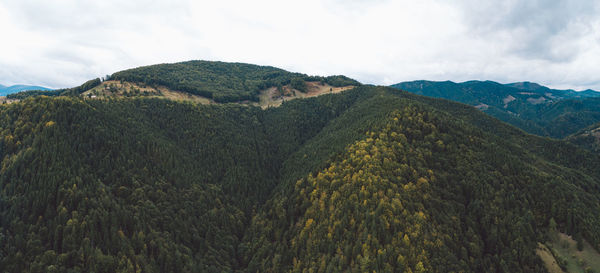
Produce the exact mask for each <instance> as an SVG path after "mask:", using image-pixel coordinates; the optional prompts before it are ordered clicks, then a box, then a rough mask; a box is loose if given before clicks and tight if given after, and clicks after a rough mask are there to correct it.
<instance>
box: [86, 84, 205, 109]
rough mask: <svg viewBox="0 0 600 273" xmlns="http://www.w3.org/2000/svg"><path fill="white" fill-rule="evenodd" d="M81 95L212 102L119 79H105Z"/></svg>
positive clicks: (98, 97)
mask: <svg viewBox="0 0 600 273" xmlns="http://www.w3.org/2000/svg"><path fill="white" fill-rule="evenodd" d="M82 96H83V97H84V98H89V99H101V98H108V97H128V96H142V97H156V98H165V99H170V100H176V101H192V102H197V103H201V104H210V103H214V102H213V101H212V100H211V99H208V98H205V97H201V96H197V95H193V94H190V93H187V92H181V91H176V90H171V89H169V88H167V87H164V86H145V85H142V84H136V83H131V82H121V81H105V82H103V83H101V84H100V85H98V86H96V87H94V88H92V89H90V90H88V91H85V92H83V94H82Z"/></svg>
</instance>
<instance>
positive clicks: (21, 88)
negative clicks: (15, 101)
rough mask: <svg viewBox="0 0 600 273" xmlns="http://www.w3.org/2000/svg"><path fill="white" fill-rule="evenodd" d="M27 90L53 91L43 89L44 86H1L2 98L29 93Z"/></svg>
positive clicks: (0, 93) (0, 94)
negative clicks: (19, 93) (23, 92)
mask: <svg viewBox="0 0 600 273" xmlns="http://www.w3.org/2000/svg"><path fill="white" fill-rule="evenodd" d="M27 90H52V89H50V88H46V87H42V86H35V85H22V84H18V85H12V86H4V85H0V96H6V95H8V94H13V93H17V92H21V91H27Z"/></svg>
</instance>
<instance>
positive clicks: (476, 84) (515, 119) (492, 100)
mask: <svg viewBox="0 0 600 273" xmlns="http://www.w3.org/2000/svg"><path fill="white" fill-rule="evenodd" d="M392 87H394V88H398V89H401V90H405V91H408V92H412V93H415V94H419V95H425V96H431V97H436V98H444V99H449V100H453V101H457V102H461V103H466V104H468V105H471V106H474V107H476V108H478V109H480V110H482V111H484V112H486V113H488V114H490V115H492V116H494V117H496V118H499V119H501V120H503V121H505V122H508V123H510V124H513V125H515V126H517V127H519V128H521V129H524V130H526V131H528V132H530V133H533V134H537V135H543V136H550V137H555V138H563V137H566V136H568V135H570V134H573V133H575V132H577V131H578V130H580V129H582V128H585V127H587V126H589V125H591V124H593V123H595V122H598V121H600V107H599V105H598V98H600V92H595V91H591V92H586V91H582V92H575V91H572V90H555V89H550V88H547V87H544V86H541V85H539V84H535V83H530V82H521V83H511V84H501V83H497V82H493V81H467V82H462V83H455V82H450V81H445V82H434V81H413V82H403V83H399V84H395V85H392Z"/></svg>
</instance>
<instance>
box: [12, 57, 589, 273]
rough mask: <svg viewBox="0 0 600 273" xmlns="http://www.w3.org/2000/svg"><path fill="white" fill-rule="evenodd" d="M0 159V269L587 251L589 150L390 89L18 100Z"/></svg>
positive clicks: (119, 268) (122, 268)
mask: <svg viewBox="0 0 600 273" xmlns="http://www.w3.org/2000/svg"><path fill="white" fill-rule="evenodd" d="M193 64H194V63H191V64H188V65H193ZM184 65H185V64H184ZM194 65H196V64H194ZM203 65H206V64H203ZM219 65H222V64H217V65H216V66H215V67H212V68H211V69H217V68H218V67H220V66H219ZM200 66H201V65H200ZM233 67H236V66H235V65H234V66H233ZM233 67H229V68H227V69H229V70H232V71H233V70H235V69H239V70H243V69H245V68H243V67H244V66H243V65H241V66H240V67H238V68H233ZM153 69H154V68H153ZM156 69H159V68H156ZM160 69H162V68H160ZM160 69H159V70H160ZM248 69H250V68H248ZM265 69H267V68H265ZM227 71H228V70H225V71H224V72H223V73H224V74H227V73H228V72H227ZM258 71H259V72H256V73H259V74H260V73H263V72H264V71H263V70H261V69H258ZM260 71H263V72H260ZM266 71H270V70H269V69H267V70H266ZM167 72H168V71H167ZM238 72H239V71H238ZM232 73H233V72H232ZM236 73H237V72H236ZM265 73H266V72H265ZM242 74H244V73H241V74H240V73H237V74H236V75H242ZM261 75H262V74H261ZM282 77H283V78H281V79H282V80H283V79H284V78H285V77H287V76H285V77H284V76H282ZM275 78H277V77H275ZM289 80H291V78H289ZM304 80H305V81H311V80H313V79H310V78H309V79H306V78H305V79H304ZM234 82H235V81H234ZM217 83H218V81H215V85H216V84H217ZM75 93H76V92H75ZM0 159H1V160H2V162H1V165H0V271H2V272H290V271H293V272H302V271H307V272H311V271H312V272H372V271H382V272H403V271H405V272H408V271H409V270H410V271H412V272H427V271H456V272H458V271H464V272H489V271H503V272H523V271H526V272H541V271H543V270H544V269H543V267H542V264H541V262H540V261H539V259H537V257H536V256H535V252H534V249H535V247H536V246H537V242H539V241H541V240H542V239H543V238H542V237H543V236H544V234H545V232H546V231H548V230H549V228H553V227H554V226H555V228H556V229H558V230H562V231H565V232H566V233H568V234H572V235H575V234H580V235H581V237H582V238H585V239H586V240H587V241H588V242H590V243H591V244H592V245H594V246H597V245H598V243H600V216H598V214H597V211H599V210H600V205H599V204H600V195H599V192H600V186H599V183H598V181H600V159H598V156H597V155H595V154H592V153H588V152H585V151H582V150H579V149H577V148H576V147H574V146H573V145H570V144H568V143H565V142H562V141H557V140H551V139H547V138H540V137H535V136H532V135H527V134H525V133H523V132H522V131H521V130H518V129H515V128H513V127H511V126H508V125H506V124H504V123H502V122H500V121H498V120H496V119H493V118H490V117H488V116H486V115H485V114H483V113H481V112H480V111H477V110H475V109H474V108H472V107H468V106H466V105H462V104H457V103H452V102H449V101H443V100H436V99H431V98H426V97H422V96H416V95H412V94H408V93H405V92H397V91H396V90H392V89H389V88H381V87H371V86H361V87H358V88H355V89H353V90H349V91H345V92H344V93H341V94H329V95H323V96H319V97H315V98H310V99H302V100H293V101H289V102H285V103H284V104H283V105H282V106H281V107H277V108H269V109H266V110H261V109H259V108H257V107H249V106H242V105H234V104H225V105H204V106H203V105H196V104H191V103H180V102H173V101H168V100H162V99H149V98H121V99H109V100H84V99H81V98H76V97H35V98H28V99H25V100H23V101H21V102H18V103H13V104H10V105H3V106H0ZM581 162H586V164H581ZM552 222H554V223H555V225H554V224H550V223H552Z"/></svg>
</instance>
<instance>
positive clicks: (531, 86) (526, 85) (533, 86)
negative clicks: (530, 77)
mask: <svg viewBox="0 0 600 273" xmlns="http://www.w3.org/2000/svg"><path fill="white" fill-rule="evenodd" d="M506 86H510V87H513V88H517V89H522V90H529V91H535V90H539V89H548V87H545V86H543V85H540V84H538V83H535V82H528V81H524V82H514V83H508V84H506Z"/></svg>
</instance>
